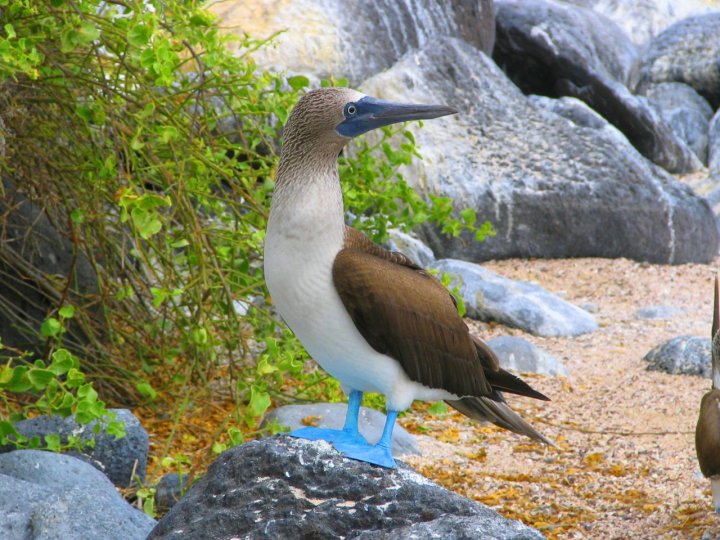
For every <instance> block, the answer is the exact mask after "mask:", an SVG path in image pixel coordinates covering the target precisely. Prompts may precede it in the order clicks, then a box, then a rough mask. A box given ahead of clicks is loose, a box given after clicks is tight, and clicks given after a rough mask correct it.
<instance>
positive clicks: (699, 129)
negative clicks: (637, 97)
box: [645, 82, 713, 164]
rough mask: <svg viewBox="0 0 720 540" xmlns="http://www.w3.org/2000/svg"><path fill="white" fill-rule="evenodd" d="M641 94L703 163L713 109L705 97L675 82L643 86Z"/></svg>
mask: <svg viewBox="0 0 720 540" xmlns="http://www.w3.org/2000/svg"><path fill="white" fill-rule="evenodd" d="M645 95H646V96H647V98H648V101H649V102H650V105H651V106H652V107H653V108H654V109H655V111H656V112H657V113H658V114H660V116H662V117H663V119H664V120H665V122H666V123H667V125H668V126H670V129H672V130H673V132H674V133H675V135H676V136H677V137H678V138H679V139H680V140H681V141H683V142H684V143H685V144H686V145H687V146H688V147H689V148H690V149H691V150H692V151H693V152H694V153H695V155H696V156H697V157H698V158H699V159H700V161H702V162H703V163H705V164H707V162H708V124H709V123H710V119H711V118H712V115H713V110H712V108H711V107H710V104H709V103H708V102H707V101H706V100H705V98H703V97H702V96H701V95H700V94H698V93H697V92H696V91H695V90H693V88H692V87H690V86H688V85H687V84H684V83H677V82H669V83H660V84H654V85H652V86H649V87H646V88H645Z"/></svg>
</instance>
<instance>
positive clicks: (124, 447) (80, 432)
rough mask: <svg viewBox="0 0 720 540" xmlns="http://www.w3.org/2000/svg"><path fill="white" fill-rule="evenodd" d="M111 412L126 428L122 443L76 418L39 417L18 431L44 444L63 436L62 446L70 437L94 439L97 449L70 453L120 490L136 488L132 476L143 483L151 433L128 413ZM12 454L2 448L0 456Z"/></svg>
mask: <svg viewBox="0 0 720 540" xmlns="http://www.w3.org/2000/svg"><path fill="white" fill-rule="evenodd" d="M112 411H113V412H114V413H115V415H116V418H117V420H118V421H120V422H123V423H124V425H125V433H126V436H125V437H123V438H122V439H116V438H115V436H114V435H108V434H107V433H105V431H104V428H103V430H101V431H100V433H95V432H94V426H95V422H91V423H90V424H86V425H80V424H78V423H77V422H76V421H75V418H74V417H68V418H62V417H60V416H36V417H35V418H31V419H29V420H22V421H20V422H18V423H17V424H15V429H17V430H18V432H19V433H20V434H21V435H24V436H25V437H28V438H30V437H33V436H37V437H39V438H40V439H41V440H42V439H43V437H44V436H45V435H50V434H57V435H60V439H61V441H62V442H63V444H64V443H67V440H68V436H69V435H74V436H76V437H80V438H82V439H83V440H90V439H91V438H94V439H95V445H94V446H93V447H87V448H84V449H83V451H82V453H78V452H76V451H73V452H69V453H70V454H71V455H73V456H75V457H78V458H80V459H82V460H84V461H87V462H88V463H90V464H91V465H92V466H93V467H95V468H97V469H99V470H100V471H102V472H104V473H105V475H106V476H107V477H108V478H109V479H110V481H112V482H113V484H115V485H116V486H118V487H128V486H130V485H134V481H135V479H134V478H133V474H134V475H135V477H137V479H139V480H140V481H141V482H144V481H145V470H146V468H147V458H148V452H149V450H150V439H149V436H148V433H147V431H145V428H143V427H142V425H141V424H140V422H139V421H138V419H137V418H135V416H133V414H132V413H131V412H130V411H128V410H127V409H112ZM12 450H13V447H12V446H5V447H0V453H3V452H10V451H12Z"/></svg>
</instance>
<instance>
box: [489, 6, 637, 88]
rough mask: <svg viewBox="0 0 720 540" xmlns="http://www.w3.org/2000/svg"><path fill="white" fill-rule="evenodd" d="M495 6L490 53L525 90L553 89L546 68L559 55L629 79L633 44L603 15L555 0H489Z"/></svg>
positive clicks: (575, 65)
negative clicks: (493, 39)
mask: <svg viewBox="0 0 720 540" xmlns="http://www.w3.org/2000/svg"><path fill="white" fill-rule="evenodd" d="M495 9H496V16H495V17H496V28H497V43H496V46H495V49H494V51H493V56H494V57H495V58H496V60H497V63H498V65H499V66H500V67H502V68H503V70H505V71H506V72H507V73H508V74H509V75H510V78H511V79H513V80H514V81H515V82H516V84H517V85H518V86H519V87H520V88H521V89H522V90H524V91H526V93H531V92H530V91H528V90H529V89H533V88H534V89H536V91H537V90H542V91H537V92H536V93H540V94H543V95H547V96H556V95H557V89H556V88H555V83H556V77H553V76H552V75H553V74H552V73H549V72H548V68H554V67H556V66H555V64H556V63H557V61H558V60H557V59H558V58H559V57H562V58H563V59H564V60H565V61H566V62H567V63H568V65H569V66H571V68H572V69H574V70H582V71H589V72H595V73H602V74H604V75H606V76H608V77H610V78H612V79H613V80H615V81H617V82H620V83H622V84H628V82H629V81H630V80H631V76H632V71H633V66H634V64H635V62H636V60H637V58H638V56H639V53H638V50H637V47H636V46H635V45H634V44H633V42H632V41H630V39H629V38H628V37H627V36H626V35H625V33H624V32H623V31H622V30H621V29H620V28H619V27H618V26H617V25H616V24H615V23H614V22H612V21H611V20H609V19H607V18H606V17H604V16H603V15H600V14H598V13H596V12H594V11H592V10H589V9H584V8H582V7H578V6H573V5H570V4H566V3H563V2H557V1H555V0H495ZM522 53H524V54H525V58H524V59H521V58H520V57H519V56H518V55H519V54H522ZM556 75H560V76H561V75H562V74H556Z"/></svg>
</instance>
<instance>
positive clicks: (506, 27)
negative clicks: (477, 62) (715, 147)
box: [493, 0, 702, 173]
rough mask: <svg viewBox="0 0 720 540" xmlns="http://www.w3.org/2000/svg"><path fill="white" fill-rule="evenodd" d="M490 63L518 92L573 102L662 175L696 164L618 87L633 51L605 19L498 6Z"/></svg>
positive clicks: (554, 5)
mask: <svg viewBox="0 0 720 540" xmlns="http://www.w3.org/2000/svg"><path fill="white" fill-rule="evenodd" d="M496 7H497V44H496V46H495V49H494V52H493V58H494V59H495V61H496V62H497V64H498V65H499V66H501V67H502V68H503V69H504V70H505V71H506V72H507V74H508V75H509V77H510V78H511V79H512V80H513V82H515V84H517V85H518V86H519V87H520V89H521V90H522V91H523V92H525V93H526V94H541V95H546V96H550V97H558V96H573V97H576V98H578V99H581V100H583V101H584V102H586V103H587V104H588V105H589V106H590V107H592V108H593V109H595V110H596V111H597V112H598V113H600V115H602V116H603V117H604V118H606V119H607V120H608V121H609V122H611V123H612V124H613V125H615V126H616V127H617V128H618V129H619V130H620V131H622V132H623V133H624V134H625V135H626V136H627V138H628V139H629V140H630V142H631V143H632V144H633V145H634V146H635V147H636V148H637V149H638V150H639V151H640V153H642V154H643V155H644V156H646V157H647V158H648V159H651V160H652V161H653V162H655V163H657V164H658V165H660V166H662V167H664V168H666V169H667V170H669V171H670V172H677V173H683V172H691V171H694V170H697V169H699V168H700V167H701V166H702V165H701V162H700V161H699V160H698V159H697V158H696V156H695V155H694V154H693V153H692V151H691V150H690V149H689V148H688V147H687V146H686V145H685V144H684V143H683V142H682V141H681V140H680V139H679V138H678V137H677V136H676V135H675V134H674V133H673V131H672V130H671V129H670V127H669V126H668V125H667V124H666V122H665V121H664V120H663V118H662V117H661V116H660V115H659V114H657V113H656V112H655V111H654V110H653V109H652V108H651V107H650V106H649V105H648V104H647V102H646V101H645V99H643V98H641V97H637V96H634V95H632V93H631V92H630V91H629V90H628V88H627V87H626V85H628V84H630V85H631V86H632V85H633V84H634V83H633V81H632V80H631V72H632V67H633V64H634V62H635V59H636V56H637V53H636V51H635V47H634V45H633V44H632V43H631V42H630V41H629V40H628V38H627V37H626V36H625V35H624V34H623V32H622V31H621V30H620V29H619V28H617V27H616V26H615V25H614V24H613V23H612V22H611V21H609V20H607V19H605V18H604V17H602V16H601V15H599V14H597V13H595V12H593V11H590V10H586V9H583V8H580V7H576V6H572V5H568V4H562V3H559V2H555V1H553V0H522V1H520V0H499V1H497V2H496Z"/></svg>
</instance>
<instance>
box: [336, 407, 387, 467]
mask: <svg viewBox="0 0 720 540" xmlns="http://www.w3.org/2000/svg"><path fill="white" fill-rule="evenodd" d="M397 415H398V412H397V411H388V413H387V420H386V421H385V428H384V429H383V434H382V437H380V440H379V441H378V442H377V444H375V445H374V446H370V445H368V444H365V445H349V444H342V443H335V445H334V446H335V448H337V449H338V450H340V451H341V452H342V453H343V454H344V455H345V456H346V457H349V458H352V459H357V460H358V461H365V462H367V463H373V464H374V465H380V466H381V467H385V468H387V469H394V468H396V467H397V464H396V463H395V460H394V459H393V457H392V433H393V428H394V427H395V420H396V419H397Z"/></svg>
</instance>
